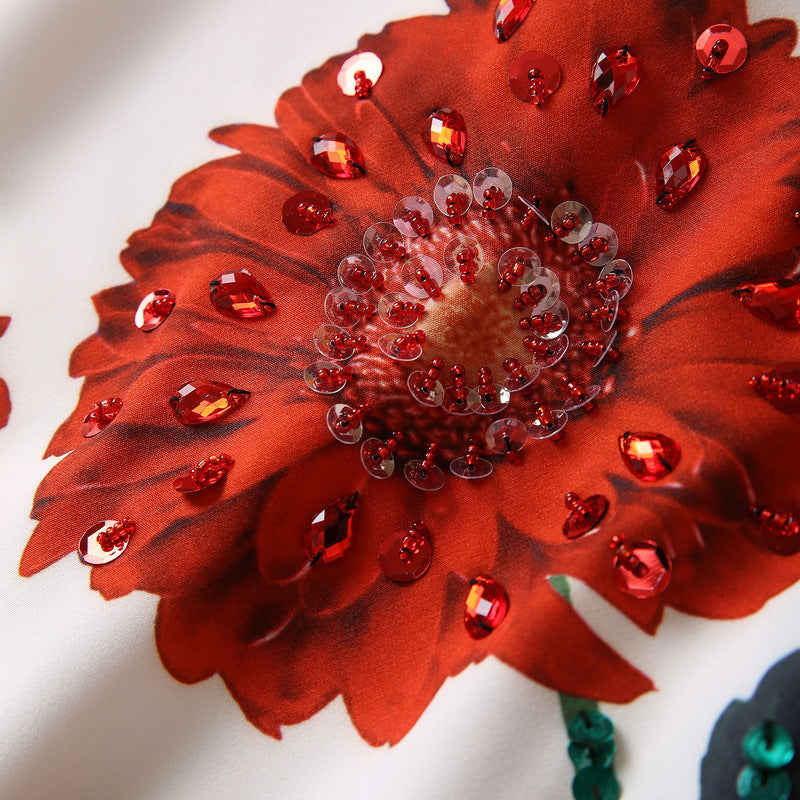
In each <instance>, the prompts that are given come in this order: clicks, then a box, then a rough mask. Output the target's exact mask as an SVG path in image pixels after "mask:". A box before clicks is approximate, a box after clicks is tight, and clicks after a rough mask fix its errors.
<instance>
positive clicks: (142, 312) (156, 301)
mask: <svg viewBox="0 0 800 800" xmlns="http://www.w3.org/2000/svg"><path fill="white" fill-rule="evenodd" d="M173 308H175V295H174V294H172V292H171V291H170V290H169V289H156V290H155V291H154V292H150V294H148V295H145V296H144V297H143V298H142V302H141V303H139V307H138V308H137V309H136V313H135V314H134V315H133V323H134V325H136V327H137V328H138V329H139V330H140V331H144V332H145V333H149V332H150V331H154V330H155V329H156V328H157V327H158V326H159V325H160V324H161V323H162V322H163V321H164V320H165V319H166V318H167V317H168V316H169V315H170V314H171V313H172V309H173Z"/></svg>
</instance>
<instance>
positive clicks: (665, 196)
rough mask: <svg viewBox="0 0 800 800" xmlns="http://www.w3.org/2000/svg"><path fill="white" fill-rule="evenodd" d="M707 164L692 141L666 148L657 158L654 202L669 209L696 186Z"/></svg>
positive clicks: (700, 151)
mask: <svg viewBox="0 0 800 800" xmlns="http://www.w3.org/2000/svg"><path fill="white" fill-rule="evenodd" d="M707 166H708V160H707V159H706V156H705V153H703V151H702V150H701V149H700V148H699V147H697V146H696V145H695V143H694V142H693V141H688V142H686V144H685V145H683V147H681V146H680V145H677V144H674V145H672V147H669V148H667V149H666V150H665V151H664V153H663V154H662V155H661V158H660V159H659V160H658V172H657V173H656V204H657V205H660V206H661V207H662V208H665V209H666V210H667V211H671V210H672V209H673V208H675V206H676V205H678V203H680V202H681V201H682V200H683V199H684V198H685V197H686V195H687V194H689V192H691V191H692V189H694V188H695V186H697V184H698V183H699V182H700V178H702V177H703V175H704V174H705V171H706V167H707Z"/></svg>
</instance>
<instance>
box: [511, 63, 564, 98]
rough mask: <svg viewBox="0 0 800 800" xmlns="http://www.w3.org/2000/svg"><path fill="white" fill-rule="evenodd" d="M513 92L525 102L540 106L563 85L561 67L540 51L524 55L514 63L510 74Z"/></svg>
mask: <svg viewBox="0 0 800 800" xmlns="http://www.w3.org/2000/svg"><path fill="white" fill-rule="evenodd" d="M508 82H509V84H510V85H511V91H512V92H513V93H514V94H515V95H516V96H517V97H518V98H519V99H520V100H522V101H523V102H525V103H533V105H535V106H540V105H541V104H542V103H543V102H544V101H545V100H546V99H547V98H548V97H549V96H550V95H551V94H553V92H554V91H555V90H556V89H558V87H559V84H560V83H561V67H559V65H558V61H556V60H555V59H554V58H553V57H552V56H549V55H547V53H543V52H541V51H540V50H531V51H530V52H529V53H523V54H522V55H521V56H520V57H519V58H517V59H516V60H515V61H513V62H512V64H511V67H510V69H509V73H508Z"/></svg>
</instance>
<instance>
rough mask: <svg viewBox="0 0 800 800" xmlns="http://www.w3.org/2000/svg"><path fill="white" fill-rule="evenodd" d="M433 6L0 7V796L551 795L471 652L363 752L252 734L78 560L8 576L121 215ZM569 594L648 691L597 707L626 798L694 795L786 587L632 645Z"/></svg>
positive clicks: (340, 740) (767, 651) (56, 1)
mask: <svg viewBox="0 0 800 800" xmlns="http://www.w3.org/2000/svg"><path fill="white" fill-rule="evenodd" d="M546 1H547V0H540V2H546ZM628 1H629V2H637V0H628ZM579 5H580V4H579ZM444 10H445V5H444V2H443V0H381V2H376V0H338V1H337V0H325V1H323V0H305V2H287V1H286V0H226V2H207V1H206V0H0V109H2V120H3V122H2V126H0V185H1V186H2V188H1V189H0V204H1V205H0V231H2V235H1V236H0V242H2V245H1V246H0V278H2V281H1V282H0V287H2V288H1V289H0V314H10V315H11V316H12V318H13V320H12V323H11V326H10V328H9V330H8V333H7V334H6V335H5V336H4V337H3V339H2V340H0V375H2V376H3V377H5V378H6V380H7V381H8V383H9V385H10V387H11V392H12V402H13V412H12V416H11V422H10V424H9V427H8V428H7V429H5V430H4V431H3V432H2V433H0V729H1V730H2V732H3V733H2V735H1V736H0V797H3V798H5V800H23V799H24V800H50V798H54V799H55V798H58V800H95V799H97V800H110V799H112V798H113V799H114V800H127V798H131V799H132V800H133V799H135V800H167V798H181V799H182V798H192V799H193V800H195V799H198V798H214V799H215V800H216V799H217V798H276V799H278V798H280V800H295V799H297V798H302V799H303V800H317V798H320V799H322V798H324V799H325V800H337V798H381V800H383V799H384V798H385V799H386V800H392V799H393V798H398V799H399V798H403V799H405V798H415V800H447V799H448V798H459V800H471V798H481V799H482V800H483V798H486V797H490V796H491V797H494V798H497V800H517V798H523V797H524V798H533V800H539V799H541V800H560V798H565V799H566V798H569V797H570V792H569V782H570V780H571V776H572V768H571V765H570V764H569V762H568V760H567V757H566V754H565V750H564V748H565V744H566V742H565V739H564V732H563V725H562V723H561V721H560V717H559V712H558V703H557V696H556V695H555V694H554V693H552V692H550V691H547V690H544V689H542V688H541V687H538V686H537V685H535V684H533V683H531V682H530V681H528V680H527V679H525V678H523V677H522V676H520V675H519V674H517V673H515V672H514V671H513V670H511V669H509V668H507V667H505V666H503V665H502V664H500V663H498V662H496V661H494V660H493V659H489V660H487V661H486V662H484V663H483V664H481V665H480V666H478V667H472V668H470V669H468V670H467V671H466V672H464V673H463V674H462V675H461V676H460V677H458V678H457V679H455V680H451V681H449V682H448V683H447V684H446V686H445V688H444V690H443V691H441V692H440V693H439V695H438V696H437V698H436V699H435V701H434V702H433V703H432V705H431V706H430V707H429V709H428V710H427V712H426V713H425V714H424V716H423V718H422V720H421V721H420V723H419V724H418V725H417V726H416V727H415V728H414V730H413V731H412V732H411V733H410V734H409V735H408V736H407V737H406V739H405V740H403V742H402V743H401V744H400V745H398V746H397V747H395V748H392V749H389V748H384V749H373V748H370V747H369V746H367V745H366V744H364V743H363V742H362V741H361V740H360V739H359V737H358V735H357V734H356V733H355V731H354V730H353V729H352V726H351V725H350V723H349V720H348V719H347V716H346V713H345V711H344V707H343V705H342V704H341V701H338V700H337V701H335V702H334V703H332V704H331V705H330V706H329V707H328V708H327V709H326V710H325V711H323V712H322V713H321V714H319V715H318V716H317V717H316V718H314V719H312V720H311V721H309V722H307V723H305V724H303V725H299V726H296V727H293V728H288V729H286V730H285V734H284V740H283V741H282V742H275V741H274V740H272V739H269V738H268V737H266V736H264V735H262V734H261V733H259V732H258V731H257V730H256V729H255V728H253V727H252V726H250V725H249V724H248V723H247V722H246V721H245V719H244V717H243V716H242V714H241V712H240V711H239V709H238V707H237V706H236V704H235V703H234V702H233V700H232V699H231V698H230V696H229V695H228V693H227V691H226V690H225V688H224V687H223V685H222V683H221V681H219V679H217V678H214V679H212V680H209V681H206V682H205V683H202V684H200V685H197V686H192V687H188V686H184V685H182V684H180V683H177V682H176V681H174V680H173V679H172V678H170V677H169V675H168V674H167V673H166V672H165V671H164V670H163V668H162V667H161V665H160V662H159V660H158V657H157V654H156V651H155V645H154V640H153V633H152V620H153V616H154V611H155V605H156V598H154V597H151V596H147V595H143V594H135V595H132V596H129V597H126V598H124V599H121V600H116V601H114V602H113V603H106V602H104V601H103V600H102V599H101V598H100V597H99V596H98V595H96V594H95V593H93V592H91V591H90V590H89V588H88V574H89V573H88V571H87V570H86V568H84V567H82V566H81V565H80V564H79V563H78V561H77V559H70V558H67V559H64V560H63V561H62V562H60V563H58V564H56V565H55V566H53V567H50V568H49V569H47V570H45V571H44V572H43V573H41V574H39V575H37V576H35V577H33V578H30V579H23V578H20V577H19V576H18V575H17V564H18V561H19V556H20V553H21V551H22V548H23V546H24V544H25V542H26V541H27V538H28V536H29V534H30V532H31V530H32V528H33V523H32V522H31V521H30V520H29V519H28V512H29V510H30V506H31V500H32V497H33V493H34V490H35V487H36V485H37V484H38V482H39V480H40V479H41V477H42V476H43V475H44V474H45V472H46V471H47V469H48V468H49V464H47V463H44V462H42V461H41V460H40V457H41V454H42V452H43V451H44V449H45V446H46V444H47V442H48V440H49V438H50V435H51V434H52V432H53V430H54V429H55V426H56V424H57V423H58V422H60V421H61V420H62V419H63V418H64V417H65V416H66V415H67V414H68V413H69V412H70V411H71V410H72V408H73V407H74V404H75V402H76V400H77V396H78V390H79V383H78V382H77V381H74V380H71V379H70V378H68V376H67V373H66V368H67V363H68V360H69V355H70V352H71V350H72V348H73V347H74V345H75V344H76V343H77V342H78V341H79V340H81V339H83V338H84V337H85V336H87V335H88V334H89V333H91V332H92V331H93V330H94V329H95V327H96V319H95V316H94V312H93V310H92V307H91V303H90V299H89V298H90V295H91V294H92V293H94V292H96V291H98V290H100V289H103V288H105V287H107V286H110V285H113V284H116V283H121V282H124V281H125V280H126V276H125V274H124V272H123V270H122V268H121V267H120V266H119V263H118V260H117V255H118V252H119V250H120V249H121V247H122V245H123V243H124V241H125V239H126V238H127V236H128V235H129V233H130V232H131V231H133V230H135V229H137V228H141V227H145V226H146V225H147V224H149V222H150V219H151V217H152V215H153V213H154V212H155V211H156V210H157V209H158V208H159V207H160V206H161V205H162V204H163V202H164V200H165V199H166V195H167V191H168V189H169V186H170V184H171V182H172V181H173V180H174V179H175V178H177V177H178V176H179V175H180V174H182V173H183V172H185V171H187V170H188V169H190V168H192V167H194V166H196V165H198V164H200V163H201V162H203V161H206V160H208V159H210V158H214V157H217V156H219V155H220V154H221V152H222V150H221V148H219V147H218V146H216V145H214V144H212V143H211V142H210V141H208V140H207V139H206V137H205V134H206V132H207V131H208V130H209V129H211V128H213V127H215V126H217V125H221V124H225V123H230V122H245V121H247V122H261V123H272V122H274V119H273V115H272V108H273V106H274V103H275V100H276V99H277V97H278V95H279V94H280V92H281V91H282V90H283V89H285V88H288V87H289V86H291V85H295V84H297V83H298V82H299V81H300V79H301V77H302V75H303V74H304V72H306V71H307V70H308V69H311V68H313V67H315V66H317V65H318V64H319V63H321V62H322V61H323V60H324V59H325V58H327V57H328V56H330V55H333V54H334V53H339V52H343V51H346V50H349V49H352V48H353V47H354V46H355V44H356V40H357V37H358V35H359V34H360V33H362V32H366V31H378V30H380V28H381V27H382V26H383V24H384V23H386V22H387V21H389V20H391V19H395V18H400V17H406V16H412V15H414V14H419V13H443V12H444ZM766 16H795V17H798V16H800V5H798V2H797V0H783V2H781V0H758V1H757V2H753V3H751V17H752V18H753V19H754V20H755V19H760V18H763V17H766ZM167 568H168V565H167ZM574 590H575V602H576V605H577V607H578V610H579V612H580V613H582V614H583V615H584V617H585V618H586V619H587V621H588V622H589V623H590V624H591V625H592V626H593V627H594V628H595V629H596V630H597V631H598V632H599V633H600V634H601V635H602V636H604V637H606V638H607V639H608V640H609V641H610V642H611V643H612V644H613V645H614V646H615V647H616V648H617V649H618V650H620V651H621V652H622V653H623V655H627V656H628V657H629V658H630V659H631V660H633V661H634V662H635V663H636V665H637V666H639V667H640V668H641V669H643V670H644V671H645V672H646V673H647V674H649V675H651V676H652V677H653V678H654V680H655V682H656V684H657V686H658V687H659V690H660V691H659V692H657V693H652V694H650V695H648V696H646V697H644V698H642V699H640V700H638V701H637V702H635V703H633V704H631V705H629V706H623V707H614V708H612V709H611V710H610V713H611V715H612V716H613V718H614V720H615V721H616V723H617V726H618V730H619V737H618V738H619V743H620V748H621V752H620V755H619V758H618V762H617V763H618V774H619V776H620V780H621V782H622V784H623V787H624V796H625V797H628V798H632V799H635V798H648V800H662V798H663V800H667V798H670V800H689V799H690V798H694V797H696V796H697V793H698V790H697V786H698V774H699V762H700V758H701V756H702V755H703V753H704V752H705V748H706V744H707V741H708V736H709V733H710V730H711V728H712V726H713V724H714V721H715V720H716V718H717V716H718V715H719V713H720V712H721V711H722V710H723V708H724V707H725V705H726V704H727V703H728V702H729V700H730V699H731V698H732V697H734V696H742V697H746V696H748V695H749V694H750V693H751V692H752V690H753V688H754V686H755V684H756V683H757V681H758V679H759V677H760V676H761V675H762V673H763V672H764V671H765V670H766V669H767V668H768V666H769V665H770V664H771V663H772V662H774V661H775V660H776V659H778V658H779V657H781V656H782V655H784V654H786V653H788V652H790V651H791V650H793V649H795V648H796V647H797V646H798V645H800V635H798V633H797V626H796V624H795V622H794V616H793V613H792V609H793V607H795V608H796V607H797V603H798V601H800V586H796V587H795V588H794V589H792V590H790V591H788V592H786V593H784V594H783V595H782V596H781V597H780V598H777V599H775V600H773V601H772V602H771V603H770V604H769V605H768V606H767V608H766V610H765V611H764V612H763V613H761V614H759V615H758V616H756V617H754V618H751V619H747V620H742V621H738V622H734V623H719V622H708V621H704V620H699V619H694V618H689V617H683V616H681V615H679V614H676V613H668V614H667V617H666V620H665V622H664V625H663V626H662V628H661V630H660V632H659V634H658V636H657V637H656V638H654V639H650V638H649V637H647V636H645V635H643V634H641V633H640V632H638V631H637V630H636V629H634V628H633V626H632V625H630V623H628V622H627V620H624V619H623V618H621V617H620V615H619V614H617V613H616V612H615V611H613V610H612V609H610V608H609V607H608V606H606V605H605V604H604V603H603V601H601V600H600V599H599V598H598V597H596V596H594V595H593V594H591V593H590V592H589V591H588V590H587V589H585V588H584V587H581V586H577V587H574ZM733 777H734V776H732V781H733Z"/></svg>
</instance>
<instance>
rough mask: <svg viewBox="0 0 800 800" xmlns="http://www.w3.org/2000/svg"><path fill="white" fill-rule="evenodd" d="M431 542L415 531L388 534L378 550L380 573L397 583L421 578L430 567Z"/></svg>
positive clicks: (431, 555) (431, 556)
mask: <svg viewBox="0 0 800 800" xmlns="http://www.w3.org/2000/svg"><path fill="white" fill-rule="evenodd" d="M432 558H433V548H432V546H431V540H430V538H428V537H427V536H425V535H424V534H423V533H421V532H418V531H416V530H413V529H412V530H408V531H396V532H395V533H390V534H389V535H388V536H387V537H386V538H385V539H384V540H383V542H382V543H381V546H380V549H379V550H378V565H379V566H380V568H381V572H383V574H384V575H385V576H386V577H387V578H389V579H390V580H393V581H396V582H397V583H408V582H409V581H413V580H416V579H417V578H421V577H422V576H423V575H424V574H425V573H426V572H427V571H428V567H430V565H431V559H432Z"/></svg>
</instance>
